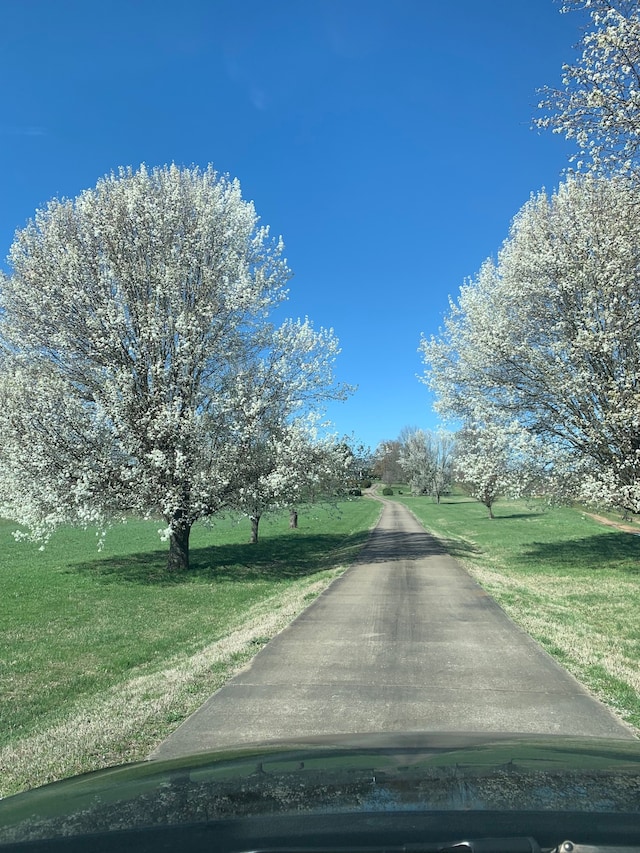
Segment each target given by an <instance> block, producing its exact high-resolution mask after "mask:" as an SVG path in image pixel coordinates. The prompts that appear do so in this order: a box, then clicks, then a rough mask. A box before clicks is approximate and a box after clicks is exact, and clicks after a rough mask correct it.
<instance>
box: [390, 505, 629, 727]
mask: <svg viewBox="0 0 640 853" xmlns="http://www.w3.org/2000/svg"><path fill="white" fill-rule="evenodd" d="M394 499H397V500H400V501H401V502H402V503H404V504H405V505H406V506H407V507H409V509H411V510H412V512H413V513H414V514H415V515H416V516H417V517H418V518H419V519H420V521H421V522H422V523H423V524H424V526H425V527H426V528H427V529H428V530H429V531H431V532H432V533H434V534H435V535H436V536H438V538H440V539H441V540H442V541H443V544H444V545H445V547H446V548H447V549H448V551H449V553H451V554H452V556H455V557H456V558H457V559H459V560H460V562H461V563H462V564H463V565H464V566H465V567H466V568H467V569H468V571H469V572H470V573H471V574H472V575H473V576H474V577H475V578H476V580H478V582H479V583H480V584H482V586H483V587H484V588H485V589H486V590H487V591H488V592H489V593H490V594H491V595H492V596H493V597H494V598H495V600H496V601H497V602H498V603H499V604H500V605H501V606H502V608H503V609H504V610H505V611H506V612H507V613H508V614H509V616H510V617H511V618H512V619H513V620H514V621H515V622H517V623H518V624H519V625H521V626H522V627H523V628H524V629H525V631H527V632H528V633H529V634H530V635H531V636H532V637H534V638H535V639H536V640H537V641H538V642H539V643H540V644H541V645H542V646H543V647H544V648H545V649H546V650H547V651H548V652H549V653H550V654H551V655H553V657H555V658H556V659H557V660H558V662H559V663H561V664H562V666H564V667H565V668H566V669H567V670H569V671H570V672H571V673H573V675H575V676H576V678H578V680H579V681H581V682H582V683H583V684H584V685H585V686H586V687H587V688H588V689H589V690H590V691H591V692H592V693H593V694H594V695H596V696H597V697H598V698H600V699H601V700H602V701H603V702H604V703H605V704H607V705H608V706H609V707H610V708H611V709H612V710H613V712H614V713H615V714H617V715H618V716H619V717H620V718H621V719H623V720H624V721H625V722H626V723H627V724H628V725H630V726H632V727H633V728H634V729H635V730H636V732H637V733H640V538H639V537H638V536H637V535H635V534H633V533H626V532H623V531H619V530H615V529H613V528H611V527H605V526H603V525H602V524H599V523H598V522H597V521H594V520H593V519H592V518H591V517H590V516H589V515H587V514H586V513H585V512H584V511H582V510H577V509H572V508H570V507H553V508H550V507H548V506H547V505H546V504H544V503H542V502H539V503H532V502H524V501H501V502H499V503H498V504H497V505H496V506H495V507H494V512H495V515H496V518H495V519H493V520H491V519H489V518H488V514H487V510H486V508H485V507H483V506H482V505H481V504H480V503H478V502H477V501H474V500H471V499H470V498H466V497H462V496H455V495H454V496H452V497H448V498H444V499H443V500H442V502H441V503H440V504H439V505H438V504H436V503H435V502H434V501H432V499H431V498H429V497H406V496H402V497H399V498H394Z"/></svg>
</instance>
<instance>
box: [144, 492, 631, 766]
mask: <svg viewBox="0 0 640 853" xmlns="http://www.w3.org/2000/svg"><path fill="white" fill-rule="evenodd" d="M398 731H430V732H442V731H447V732H449V731H455V732H513V733H515V732H518V733H540V734H562V735H575V736H600V737H622V738H632V737H633V734H632V732H631V731H630V730H629V729H628V728H626V727H625V726H624V725H623V724H622V723H620V722H618V721H617V720H616V719H615V718H614V717H613V715H612V714H611V713H610V712H609V711H608V710H607V709H606V708H605V707H604V706H603V705H602V704H601V703H600V702H598V701H597V700H596V699H594V698H593V697H591V696H590V695H589V693H587V691H586V690H585V689H584V688H583V687H582V686H581V685H580V684H579V683H578V682H577V681H576V680H575V679H574V678H573V677H572V676H571V675H569V674H568V673H567V672H566V671H565V670H563V669H562V668H561V667H560V666H559V665H558V664H556V663H555V661H554V660H553V659H552V658H551V657H549V655H548V654H547V653H546V652H545V651H544V650H543V649H542V648H541V647H540V646H539V645H538V644H537V643H536V642H535V641H534V640H532V639H531V638H530V637H529V636H528V635H527V634H525V633H524V632H523V631H522V630H521V629H520V628H518V627H517V626H516V625H515V624H514V623H513V622H512V621H511V620H510V619H509V618H508V617H507V616H506V615H505V613H504V612H503V611H502V610H501V609H500V608H499V607H498V605H497V604H496V603H495V602H494V601H493V599H492V598H491V597H490V596H489V595H487V593H486V592H484V591H483V589H482V588H481V587H480V586H479V585H478V584H477V583H476V582H475V581H474V580H473V579H472V578H471V577H470V576H469V574H467V572H466V571H465V570H464V569H463V568H462V567H461V566H460V565H459V564H458V563H457V562H456V560H454V559H453V558H452V557H450V556H449V555H448V554H447V553H446V552H445V551H444V549H443V548H442V547H441V545H440V544H439V543H438V541H437V540H436V539H434V538H433V537H432V536H431V535H430V534H428V533H426V532H425V530H424V528H423V527H422V526H421V525H420V524H419V523H418V521H416V519H415V518H414V517H413V516H412V515H411V513H410V512H409V511H408V510H407V509H406V508H405V507H403V506H402V505H400V504H396V503H394V502H392V501H385V502H384V506H383V510H382V515H381V517H380V521H379V523H378V525H377V527H376V528H375V530H374V531H373V533H372V535H371V537H370V539H369V542H368V543H367V545H366V546H365V547H364V549H363V550H362V552H361V554H360V556H359V558H358V560H357V562H356V563H355V564H354V565H353V566H352V567H351V568H350V569H349V570H348V571H347V572H345V574H344V575H342V576H341V577H340V578H338V579H337V580H336V581H334V583H333V584H331V586H330V587H329V588H328V589H327V590H325V592H324V593H323V594H322V595H321V596H320V597H319V598H317V599H316V600H315V601H314V602H313V604H311V606H310V607H308V608H307V609H306V610H305V611H304V612H303V613H302V614H301V615H300V616H298V618H297V619H295V621H294V622H292V623H291V625H289V627H287V628H286V629H285V630H284V631H282V633H281V634H279V635H278V636H277V637H275V638H274V639H273V640H272V641H271V642H270V643H269V644H268V645H266V646H265V647H264V648H263V649H262V650H261V651H260V652H259V654H257V655H256V657H255V658H254V659H253V661H252V662H251V663H250V664H249V665H248V666H247V667H246V669H244V670H243V671H242V672H241V673H240V674H239V675H237V676H236V677H235V678H233V679H232V680H231V681H229V682H228V683H227V684H226V685H225V686H224V687H223V688H221V689H220V690H219V691H218V692H217V693H216V694H215V695H213V696H212V697H211V698H210V699H209V700H208V701H207V702H206V703H205V704H204V705H203V706H202V707H201V708H200V709H199V710H198V711H196V713H195V714H193V715H192V716H191V717H190V718H189V719H188V720H186V722H184V723H183V724H182V725H181V726H180V727H179V728H178V729H177V730H176V731H175V732H174V733H173V734H172V735H171V737H169V738H168V740H166V741H165V742H164V743H162V744H161V745H160V747H159V748H158V749H157V750H156V751H155V752H154V753H153V755H152V756H151V757H152V758H172V757H175V756H179V755H186V754H188V753H192V752H198V751H201V750H206V749H215V748H219V747H224V746H230V745H232V744H239V743H254V742H258V741H261V742H262V741H267V740H272V739H273V740H276V739H282V738H296V737H301V738H302V737H305V738H306V737H309V736H316V735H327V734H328V735H331V734H350V733H354V732H358V733H364V732H398Z"/></svg>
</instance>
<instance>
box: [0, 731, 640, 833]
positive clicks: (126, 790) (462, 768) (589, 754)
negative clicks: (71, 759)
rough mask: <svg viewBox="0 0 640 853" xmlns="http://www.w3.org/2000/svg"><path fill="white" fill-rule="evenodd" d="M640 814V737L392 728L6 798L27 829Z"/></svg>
mask: <svg viewBox="0 0 640 853" xmlns="http://www.w3.org/2000/svg"><path fill="white" fill-rule="evenodd" d="M393 812H395V813H400V812H402V813H411V812H416V813H417V812H420V813H423V814H424V813H434V814H435V813H438V814H442V813H447V812H451V813H457V814H461V813H465V814H467V815H468V814H470V813H485V814H497V813H501V814H505V813H513V814H515V813H523V812H531V813H534V812H535V813H542V812H553V813H563V814H569V813H571V814H573V815H575V814H587V813H594V812H597V813H599V814H609V815H627V816H629V815H634V816H636V817H635V820H636V822H638V820H639V819H638V817H637V816H638V815H640V741H634V740H624V741H616V740H610V739H602V740H601V739H594V738H590V739H577V738H564V737H549V736H545V737H531V736H530V735H529V736H518V735H512V734H508V735H479V734H472V735H469V734H460V733H455V734H418V733H394V734H375V735H356V736H340V737H333V738H326V737H325V738H314V739H309V740H305V741H300V740H296V741H295V742H271V743H268V744H262V745H250V746H241V747H238V748H237V749H225V750H221V751H218V752H209V753H200V754H197V755H194V756H188V757H184V758H179V759H173V760H171V761H146V762H140V763H137V764H130V765H125V766H122V767H116V768H111V769H107V770H101V771H98V772H95V773H90V774H86V775H84V776H79V777H75V778H73V779H68V780H65V781H63V782H58V783H54V784H51V785H47V786H44V787H42V788H38V789H35V790H32V791H28V792H26V793H23V794H18V795H15V796H13V797H8V798H7V799H5V800H2V801H0V850H1V849H2V846H3V845H5V844H13V843H15V842H19V841H20V842H21V841H24V840H34V839H43V838H54V837H67V838H68V837H70V836H74V835H76V836H80V835H86V834H87V833H96V832H113V831H121V830H131V829H139V828H149V827H156V828H158V827H175V826H179V825H194V824H202V823H205V824H212V823H215V822H225V821H226V822H228V821H234V820H235V821H237V820H244V819H248V818H251V819H254V818H260V817H262V818H264V817H273V816H283V815H291V814H295V815H297V816H298V817H299V816H301V815H306V816H311V815H315V816H327V815H339V814H342V815H344V814H349V815H363V814H366V815H372V814H376V813H386V814H389V813H393Z"/></svg>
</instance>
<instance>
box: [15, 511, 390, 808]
mask: <svg viewBox="0 0 640 853" xmlns="http://www.w3.org/2000/svg"><path fill="white" fill-rule="evenodd" d="M378 513H379V506H378V505H377V504H375V503H374V502H373V501H369V500H360V501H352V502H348V503H345V504H343V505H342V506H341V510H340V512H339V513H336V512H327V510H326V509H319V510H317V511H314V512H313V513H311V512H305V513H301V515H300V521H299V525H300V526H299V529H298V530H289V529H288V519H287V517H285V516H282V517H273V518H268V517H267V518H265V519H263V521H262V522H261V539H262V541H261V542H259V543H258V545H257V546H255V545H253V546H252V545H250V544H248V542H247V540H248V536H249V527H248V522H247V521H246V519H245V520H243V521H242V522H241V523H235V522H231V521H226V522H220V523H219V524H216V525H215V526H214V527H213V528H212V529H207V528H205V527H198V528H196V529H195V530H194V532H193V534H192V554H191V556H192V570H191V571H190V572H189V574H188V575H180V576H175V575H169V574H167V572H166V571H165V568H164V566H165V562H166V546H165V547H162V545H161V543H160V542H159V539H158V535H157V532H156V530H157V527H158V524H157V523H155V524H154V523H144V522H139V521H132V522H130V523H129V524H127V525H123V526H119V527H116V528H114V529H113V530H111V531H110V532H109V534H108V536H107V540H106V545H105V548H104V550H103V551H102V552H101V553H98V552H97V550H96V540H95V533H94V532H92V531H80V530H73V529H65V530H61V531H60V532H59V533H58V534H57V535H56V536H55V537H54V538H53V539H52V541H51V542H50V543H49V545H48V546H47V547H46V549H45V550H44V551H39V550H38V548H37V546H34V545H33V544H32V543H28V542H15V540H14V539H13V537H12V535H11V531H12V530H13V528H14V526H15V525H11V524H8V523H6V522H5V523H1V524H0V573H1V575H2V589H3V593H2V596H1V597H0V696H1V697H2V699H1V701H0V796H2V795H6V794H8V793H11V792H14V791H16V790H20V789H22V788H25V787H31V786H33V785H36V784H41V783H43V782H45V781H50V780H52V779H54V778H60V777H62V776H66V775H71V774H73V773H78V772H81V771H85V770H89V769H93V768H96V767H100V766H105V765H107V764H113V763H118V762H120V761H123V760H132V759H136V758H141V757H144V756H146V755H147V754H148V752H149V751H150V749H151V748H152V747H153V746H154V745H155V743H157V742H159V741H160V740H162V739H163V738H164V737H166V736H167V734H168V733H169V732H170V731H171V730H172V729H173V728H175V727H176V725H177V724H178V723H179V721H181V720H182V719H183V718H184V717H185V716H186V715H188V714H189V713H191V712H192V711H193V710H195V708H196V707H198V705H199V704H200V703H201V702H202V701H204V699H205V698H206V697H207V696H208V695H210V693H211V692H213V691H214V690H215V689H217V687H218V686H220V684H222V683H223V682H224V681H225V680H226V679H227V678H229V677H230V676H231V675H232V674H233V673H234V672H235V671H236V670H237V669H238V667H240V666H242V665H243V664H244V663H246V661H247V660H249V659H250V657H251V656H252V655H253V654H255V652H256V651H258V650H259V648H260V647H261V645H263V644H264V642H266V641H267V640H268V639H269V638H270V637H271V636H273V635H274V634H275V633H277V631H279V630H281V628H283V627H284V626H285V625H286V624H287V623H288V622H289V621H290V620H291V619H292V618H293V617H294V616H295V614H296V613H297V612H299V611H300V610H301V609H303V608H304V607H305V606H306V605H307V604H308V603H309V601H310V600H311V599H312V598H313V597H315V595H317V594H318V593H319V592H320V591H321V590H322V589H323V588H324V587H326V585H327V584H328V583H329V582H330V581H331V579H332V578H333V577H334V576H335V575H336V573H338V572H339V571H340V570H341V569H342V568H344V567H345V566H346V565H348V564H349V563H350V562H351V561H352V560H353V558H354V556H355V554H356V553H357V552H358V550H359V548H360V547H361V545H362V544H363V542H364V541H365V539H366V537H367V535H368V531H369V529H370V527H371V526H372V524H373V523H374V522H375V519H376V518H377V516H378Z"/></svg>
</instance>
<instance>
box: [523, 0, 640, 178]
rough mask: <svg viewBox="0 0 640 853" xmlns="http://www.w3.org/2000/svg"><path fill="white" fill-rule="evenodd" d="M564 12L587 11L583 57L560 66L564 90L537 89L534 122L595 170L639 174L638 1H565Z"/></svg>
mask: <svg viewBox="0 0 640 853" xmlns="http://www.w3.org/2000/svg"><path fill="white" fill-rule="evenodd" d="M562 9H563V11H569V10H571V9H574V10H576V9H586V10H588V11H589V13H590V16H591V23H592V28H591V29H590V30H589V31H587V32H586V33H585V35H584V36H583V38H582V45H581V46H582V55H581V56H580V58H579V59H578V61H577V62H576V63H575V64H572V65H569V64H567V65H564V66H563V78H562V83H563V86H564V88H563V89H551V88H549V87H547V88H545V89H543V90H542V96H543V100H542V101H541V103H540V104H539V108H540V109H541V110H542V111H543V112H544V114H543V115H542V116H541V117H539V118H537V119H535V124H536V125H537V126H538V127H544V128H551V129H552V130H553V131H554V132H555V133H561V134H564V135H565V136H566V137H567V138H568V139H573V140H575V142H576V143H577V147H578V151H579V154H578V155H577V157H578V158H584V159H585V161H586V165H587V166H588V167H589V168H590V169H593V170H595V171H606V172H609V171H612V170H614V171H619V170H622V171H626V172H634V173H635V174H636V175H637V174H638V170H639V167H640V162H638V152H639V150H640V7H639V6H638V2H637V0H617V2H613V0H567V2H565V3H564V5H563V7H562Z"/></svg>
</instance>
